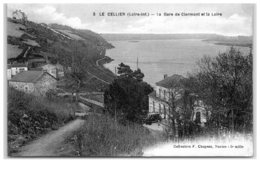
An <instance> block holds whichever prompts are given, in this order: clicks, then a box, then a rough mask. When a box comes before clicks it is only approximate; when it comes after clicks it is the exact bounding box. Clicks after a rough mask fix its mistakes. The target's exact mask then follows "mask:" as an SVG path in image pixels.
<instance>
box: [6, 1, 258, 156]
mask: <svg viewBox="0 0 260 184" xmlns="http://www.w3.org/2000/svg"><path fill="white" fill-rule="evenodd" d="M4 8H5V17H4V19H5V20H4V29H5V30H4V32H5V33H4V37H5V38H4V39H5V40H4V47H5V52H6V53H5V56H6V57H5V58H4V61H3V62H4V65H5V67H6V68H5V72H6V74H5V81H6V86H5V89H4V90H5V91H6V94H7V95H6V96H7V102H6V109H7V113H6V116H7V117H6V122H4V123H5V124H6V127H7V131H6V132H7V134H6V140H7V143H6V145H7V146H6V152H7V156H8V157H9V158H25V157H26V158H31V157H73V158H74V157H75V158H89V157H91V158H92V157H108V158H111V157H112V158H132V157H133V158H136V157H137V158H158V157H160V158H167V157H253V156H254V147H255V146H254V136H255V135H254V128H255V122H254V118H253V116H254V114H253V112H254V113H256V112H255V111H254V105H253V100H254V98H255V97H254V96H253V91H254V90H253V86H254V85H255V83H254V80H253V78H254V77H253V67H254V65H255V55H254V53H256V52H255V44H254V39H255V34H256V32H255V31H254V26H255V4H204V3H201V4H119V3H115V4H5V5H4Z"/></svg>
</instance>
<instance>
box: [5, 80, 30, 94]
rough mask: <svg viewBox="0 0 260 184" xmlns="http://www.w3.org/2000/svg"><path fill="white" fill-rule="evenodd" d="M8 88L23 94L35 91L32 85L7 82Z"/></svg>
mask: <svg viewBox="0 0 260 184" xmlns="http://www.w3.org/2000/svg"><path fill="white" fill-rule="evenodd" d="M9 86H11V87H13V88H15V89H17V90H19V91H23V92H25V93H33V92H34V90H35V88H34V84H33V83H26V82H14V81H9Z"/></svg>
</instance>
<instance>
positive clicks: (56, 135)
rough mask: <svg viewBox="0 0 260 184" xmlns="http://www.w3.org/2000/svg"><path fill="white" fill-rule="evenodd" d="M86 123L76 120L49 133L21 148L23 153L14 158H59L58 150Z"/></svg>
mask: <svg viewBox="0 0 260 184" xmlns="http://www.w3.org/2000/svg"><path fill="white" fill-rule="evenodd" d="M84 123H85V121H84V120H80V119H76V120H74V121H71V122H69V123H68V124H66V125H65V126H63V127H61V128H60V129H58V130H56V131H52V132H50V133H47V134H46V135H44V136H42V137H40V138H39V139H37V140H35V141H33V142H31V143H30V144H28V145H25V146H23V147H22V148H21V151H20V152H19V153H17V154H16V155H14V156H19V157H41V156H43V157H48V156H59V155H57V154H56V151H57V149H59V147H60V145H61V144H62V143H63V141H64V140H65V139H66V138H67V137H68V136H70V135H71V134H72V133H73V132H74V131H75V130H78V129H79V128H81V127H82V126H83V125H84Z"/></svg>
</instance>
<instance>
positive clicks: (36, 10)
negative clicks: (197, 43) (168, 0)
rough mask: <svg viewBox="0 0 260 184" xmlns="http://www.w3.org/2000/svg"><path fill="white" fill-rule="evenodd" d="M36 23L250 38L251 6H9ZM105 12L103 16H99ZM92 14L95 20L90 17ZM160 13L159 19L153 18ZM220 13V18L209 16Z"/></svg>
mask: <svg viewBox="0 0 260 184" xmlns="http://www.w3.org/2000/svg"><path fill="white" fill-rule="evenodd" d="M17 9H20V10H22V11H23V12H25V13H26V14H27V16H28V19H29V20H31V21H34V22H38V23H47V24H49V23H58V24H62V25H68V26H71V27H73V28H77V29H89V30H92V31H95V32H97V33H153V34H175V33H215V34H222V35H228V36H237V35H245V36H251V35H252V32H253V14H254V13H253V12H254V6H253V5H250V4H8V5H7V16H8V17H11V16H12V12H13V11H14V10H17ZM102 12H104V13H105V16H100V13H102ZM109 12H112V13H118V12H125V13H128V12H129V13H142V12H144V13H149V14H150V15H151V14H155V15H154V16H107V13H109ZM164 12H167V13H177V12H178V13H182V12H184V13H198V12H199V13H204V12H208V13H210V16H163V13H164ZM93 13H95V16H94V15H93ZM157 13H162V16H156V15H157ZM211 13H221V14H222V16H212V15H211Z"/></svg>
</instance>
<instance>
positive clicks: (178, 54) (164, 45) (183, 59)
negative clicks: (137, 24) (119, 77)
mask: <svg viewBox="0 0 260 184" xmlns="http://www.w3.org/2000/svg"><path fill="white" fill-rule="evenodd" d="M110 43H112V44H113V45H114V46H115V48H114V49H110V50H107V53H106V55H107V56H109V57H111V58H112V59H114V61H113V62H111V63H108V64H106V65H105V66H106V67H107V68H109V69H110V70H111V71H113V72H115V67H117V66H118V64H120V63H121V62H123V63H125V64H127V65H129V66H130V67H131V68H132V69H136V68H137V59H138V67H139V68H140V69H141V70H142V71H143V73H144V74H145V78H144V80H145V81H147V82H148V83H150V84H152V85H154V84H155V83H156V82H158V81H160V80H162V79H163V75H164V74H168V76H169V75H173V74H181V75H184V76H186V75H187V72H189V73H192V72H195V71H196V70H197V65H196V63H197V61H199V60H200V58H202V57H203V56H204V55H208V56H216V55H217V54H218V53H219V52H225V51H226V50H228V49H229V48H230V47H229V46H224V45H216V44H214V43H211V42H206V41H202V40H199V39H175V40H137V41H125V40H124V41H110ZM237 48H239V49H240V50H241V51H242V52H248V51H249V48H246V47H237Z"/></svg>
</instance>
